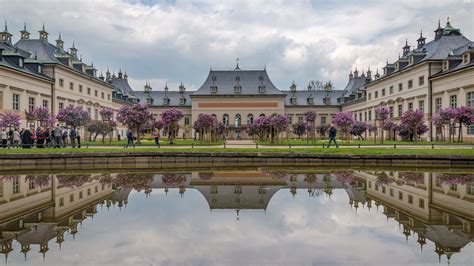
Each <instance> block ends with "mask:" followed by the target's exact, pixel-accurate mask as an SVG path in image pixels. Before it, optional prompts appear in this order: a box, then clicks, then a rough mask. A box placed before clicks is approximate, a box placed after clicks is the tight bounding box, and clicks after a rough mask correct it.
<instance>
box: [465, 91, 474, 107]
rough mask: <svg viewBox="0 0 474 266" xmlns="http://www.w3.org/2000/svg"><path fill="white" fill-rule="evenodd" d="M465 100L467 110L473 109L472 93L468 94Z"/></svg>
mask: <svg viewBox="0 0 474 266" xmlns="http://www.w3.org/2000/svg"><path fill="white" fill-rule="evenodd" d="M466 99H467V104H466V106H467V107H469V108H474V91H470V92H468V93H467V97H466Z"/></svg>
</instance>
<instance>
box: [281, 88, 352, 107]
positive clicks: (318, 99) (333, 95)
mask: <svg viewBox="0 0 474 266" xmlns="http://www.w3.org/2000/svg"><path fill="white" fill-rule="evenodd" d="M281 92H282V93H284V94H286V98H285V105H287V106H311V105H340V103H338V102H337V98H339V97H341V95H342V94H343V93H344V91H342V90H333V91H329V92H327V91H324V90H316V91H305V90H301V91H296V92H295V93H292V92H291V91H289V90H285V91H281ZM293 95H295V96H296V104H292V103H291V97H292V96H293ZM310 95H312V96H313V104H308V101H307V99H308V98H309V96H310ZM327 96H329V98H330V102H329V103H327V104H326V103H324V98H325V97H327Z"/></svg>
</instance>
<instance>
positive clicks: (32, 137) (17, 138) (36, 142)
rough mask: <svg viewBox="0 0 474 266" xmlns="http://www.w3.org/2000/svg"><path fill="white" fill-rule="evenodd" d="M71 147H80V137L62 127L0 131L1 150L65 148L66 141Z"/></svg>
mask: <svg viewBox="0 0 474 266" xmlns="http://www.w3.org/2000/svg"><path fill="white" fill-rule="evenodd" d="M68 138H69V142H70V144H71V147H73V148H75V147H76V146H77V147H78V148H80V147H81V137H80V136H79V134H78V133H77V131H76V129H75V128H71V129H69V130H68V129H67V128H66V127H64V126H62V127H61V126H60V125H59V124H58V125H56V127H54V128H44V127H38V128H36V129H34V128H32V129H28V128H26V129H25V128H22V129H21V130H18V128H15V129H12V128H10V129H9V130H8V131H7V130H6V129H5V128H3V129H2V131H1V147H2V148H25V149H29V148H32V147H36V148H53V147H54V148H65V147H66V145H67V139H68Z"/></svg>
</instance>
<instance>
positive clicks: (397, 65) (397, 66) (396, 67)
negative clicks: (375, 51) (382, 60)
mask: <svg viewBox="0 0 474 266" xmlns="http://www.w3.org/2000/svg"><path fill="white" fill-rule="evenodd" d="M399 67H400V63H398V62H397V63H395V71H398V68H399Z"/></svg>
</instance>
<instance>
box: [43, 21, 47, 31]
mask: <svg viewBox="0 0 474 266" xmlns="http://www.w3.org/2000/svg"><path fill="white" fill-rule="evenodd" d="M43 31H46V30H45V29H44V21H43Z"/></svg>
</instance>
